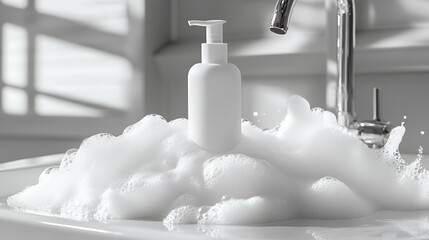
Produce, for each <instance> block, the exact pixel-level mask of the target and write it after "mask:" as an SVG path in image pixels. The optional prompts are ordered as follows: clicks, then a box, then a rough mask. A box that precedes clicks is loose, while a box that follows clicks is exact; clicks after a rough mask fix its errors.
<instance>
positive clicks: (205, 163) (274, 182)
mask: <svg viewBox="0 0 429 240" xmlns="http://www.w3.org/2000/svg"><path fill="white" fill-rule="evenodd" d="M187 132H188V121H187V120H186V119H177V120H174V121H171V122H167V121H166V120H165V119H164V118H162V117H161V116H158V115H148V116H146V117H144V118H143V119H142V120H141V121H139V122H137V123H136V124H134V125H132V126H130V127H128V128H126V129H125V130H124V132H123V134H122V135H120V136H112V135H110V134H97V135H94V136H92V137H90V138H88V139H86V140H85V141H83V143H82V144H81V146H80V147H79V149H72V150H69V151H67V152H66V153H65V155H64V157H63V159H62V161H61V164H60V166H59V167H51V168H48V169H46V170H45V171H44V172H43V173H42V174H41V175H40V178H39V182H38V183H37V184H36V185H34V186H31V187H28V188H26V189H24V190H23V191H22V192H20V193H17V194H15V195H13V196H10V197H9V198H8V204H9V205H10V206H11V207H13V208H16V209H18V210H22V211H36V212H43V213H49V214H54V215H57V216H61V217H65V218H72V219H77V220H86V221H88V220H98V221H108V220H110V219H150V220H163V221H164V223H165V224H166V226H170V227H174V225H176V224H187V223H199V224H256V223H268V222H273V221H281V220H286V219H290V218H296V217H315V218H347V217H357V216H363V215H366V214H369V213H371V212H373V211H376V210H379V209H391V210H419V209H429V173H428V171H427V170H426V169H425V168H424V167H423V165H422V164H421V157H422V151H423V150H422V149H421V150H420V151H419V155H418V156H416V159H415V161H413V162H411V163H407V162H406V161H404V160H403V159H402V157H401V155H400V153H399V151H398V147H399V144H400V142H401V140H402V137H403V135H404V134H405V127H404V126H399V127H396V128H395V129H393V130H392V132H391V134H390V137H389V139H388V141H387V144H386V145H385V146H384V148H382V149H378V150H374V149H369V148H368V147H367V146H366V145H365V144H363V143H362V142H361V141H360V140H359V139H357V138H356V137H355V136H354V135H353V134H352V133H350V132H348V131H346V130H345V129H344V128H342V127H341V126H339V125H338V124H337V120H336V117H335V115H334V114H332V113H331V112H327V111H324V110H323V109H320V108H313V109H311V108H310V104H309V103H308V102H307V101H306V100H305V99H304V98H301V97H299V96H293V97H291V98H289V101H288V105H287V115H286V117H285V119H284V120H283V121H282V122H281V123H280V124H279V126H278V127H276V128H273V129H270V130H261V129H260V128H258V127H256V126H255V125H254V124H253V123H251V122H249V121H248V120H243V121H242V134H243V136H242V142H241V143H240V145H238V146H237V147H236V148H235V149H233V150H231V151H230V152H228V153H224V154H223V153H219V154H213V153H209V152H206V151H204V149H201V148H200V147H199V146H197V145H196V144H194V143H193V142H192V141H191V140H189V138H188V136H187Z"/></svg>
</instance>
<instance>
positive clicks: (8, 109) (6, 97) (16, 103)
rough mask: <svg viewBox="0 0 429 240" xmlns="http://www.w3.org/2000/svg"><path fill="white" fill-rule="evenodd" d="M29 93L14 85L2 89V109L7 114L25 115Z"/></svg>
mask: <svg viewBox="0 0 429 240" xmlns="http://www.w3.org/2000/svg"><path fill="white" fill-rule="evenodd" d="M27 100H28V99H27V93H26V92H25V91H24V90H21V89H16V88H12V87H4V88H3V89H2V110H3V112H5V113H7V114H14V115H24V114H26V113H27V111H28V108H27Z"/></svg>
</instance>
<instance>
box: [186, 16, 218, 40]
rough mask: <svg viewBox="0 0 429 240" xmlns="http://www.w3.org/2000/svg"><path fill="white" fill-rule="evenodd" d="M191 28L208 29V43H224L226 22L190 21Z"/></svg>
mask: <svg viewBox="0 0 429 240" xmlns="http://www.w3.org/2000/svg"><path fill="white" fill-rule="evenodd" d="M188 23H189V26H201V27H206V37H207V40H206V42H207V43H223V24H224V23H226V21H225V20H208V21H203V20H190V21H188Z"/></svg>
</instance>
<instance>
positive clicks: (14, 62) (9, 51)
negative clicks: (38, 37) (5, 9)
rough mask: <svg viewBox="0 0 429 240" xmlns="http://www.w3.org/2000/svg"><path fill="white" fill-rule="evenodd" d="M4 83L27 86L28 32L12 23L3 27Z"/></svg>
mask: <svg viewBox="0 0 429 240" xmlns="http://www.w3.org/2000/svg"><path fill="white" fill-rule="evenodd" d="M2 57H3V82H4V83H5V84H9V85H13V86H19V87H25V86H26V85H27V69H26V68H27V31H26V30H25V29H23V28H22V27H20V26H16V25H13V24H10V23H6V24H4V25H3V55H2Z"/></svg>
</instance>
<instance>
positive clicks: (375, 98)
mask: <svg viewBox="0 0 429 240" xmlns="http://www.w3.org/2000/svg"><path fill="white" fill-rule="evenodd" d="M380 112H381V107H380V89H379V88H374V89H373V92H372V116H373V119H374V121H382V120H381V116H380V115H381V113H380Z"/></svg>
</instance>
